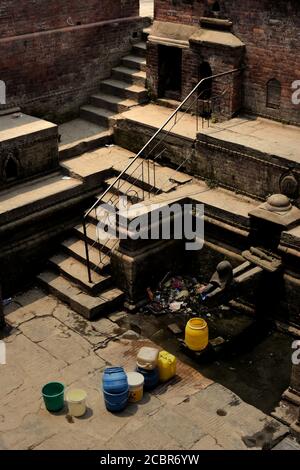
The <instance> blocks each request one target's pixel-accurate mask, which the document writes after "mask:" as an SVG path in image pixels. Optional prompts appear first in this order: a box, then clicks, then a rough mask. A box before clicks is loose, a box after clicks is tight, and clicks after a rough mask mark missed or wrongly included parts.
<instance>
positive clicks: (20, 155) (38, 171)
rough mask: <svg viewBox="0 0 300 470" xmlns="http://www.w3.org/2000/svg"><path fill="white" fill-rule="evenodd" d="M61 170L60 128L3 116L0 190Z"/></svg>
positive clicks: (17, 116) (0, 118)
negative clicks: (59, 158) (59, 152)
mask: <svg viewBox="0 0 300 470" xmlns="http://www.w3.org/2000/svg"><path fill="white" fill-rule="evenodd" d="M57 167H58V133H57V126H56V125H55V124H52V123H50V122H47V121H43V120H41V119H36V118H34V117H32V116H27V115H25V114H22V113H20V112H19V111H18V110H17V111H16V112H14V113H9V112H8V113H5V112H3V111H2V115H1V114H0V189H4V188H7V187H9V186H12V185H14V184H16V183H18V182H21V181H24V180H26V179H30V178H32V177H35V176H42V175H43V174H45V173H48V172H51V171H53V170H55V169H56V168H57Z"/></svg>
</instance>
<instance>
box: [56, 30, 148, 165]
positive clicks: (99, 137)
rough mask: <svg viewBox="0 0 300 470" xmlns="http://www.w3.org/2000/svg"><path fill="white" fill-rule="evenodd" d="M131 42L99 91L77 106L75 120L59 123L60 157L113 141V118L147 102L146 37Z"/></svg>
mask: <svg viewBox="0 0 300 470" xmlns="http://www.w3.org/2000/svg"><path fill="white" fill-rule="evenodd" d="M147 36H148V33H147V32H144V33H143V35H142V40H141V42H138V43H136V44H134V45H133V47H132V50H131V52H130V54H129V55H126V56H125V57H123V59H122V60H121V63H120V64H119V65H118V66H117V67H114V68H113V69H112V73H111V77H110V78H108V79H106V80H103V81H102V82H101V83H100V86H99V92H97V93H95V94H94V95H92V96H91V97H90V99H89V103H87V104H86V105H84V106H82V107H81V108H80V116H79V118H78V119H75V120H73V121H70V122H68V123H65V124H63V125H61V126H60V128H59V130H60V136H61V137H60V138H61V141H60V148H59V151H60V159H61V160H64V159H67V158H72V157H74V156H76V155H80V154H81V153H83V152H87V151H90V150H93V149H95V148H98V147H99V146H101V145H105V144H107V143H110V142H111V141H112V126H113V124H114V122H115V119H116V117H117V116H118V115H119V114H120V113H123V112H125V111H128V110H129V109H130V108H131V107H133V106H136V105H139V104H142V103H146V102H147V101H148V91H147V88H146V50H147V46H146V40H147Z"/></svg>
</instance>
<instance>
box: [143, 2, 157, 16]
mask: <svg viewBox="0 0 300 470" xmlns="http://www.w3.org/2000/svg"><path fill="white" fill-rule="evenodd" d="M153 13H154V0H140V15H141V16H150V17H153Z"/></svg>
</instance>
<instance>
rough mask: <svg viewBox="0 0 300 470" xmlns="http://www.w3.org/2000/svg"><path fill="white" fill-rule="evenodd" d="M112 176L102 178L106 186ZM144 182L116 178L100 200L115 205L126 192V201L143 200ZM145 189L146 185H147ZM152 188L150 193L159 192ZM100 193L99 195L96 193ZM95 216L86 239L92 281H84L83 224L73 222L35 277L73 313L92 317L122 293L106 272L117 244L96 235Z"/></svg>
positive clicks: (106, 309) (118, 299)
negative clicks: (42, 270) (57, 247)
mask: <svg viewBox="0 0 300 470" xmlns="http://www.w3.org/2000/svg"><path fill="white" fill-rule="evenodd" d="M114 180H115V177H112V178H108V179H107V180H106V187H107V188H108V187H109V186H110V185H111V183H112V182H113V181H114ZM145 189H146V188H145V185H144V183H143V182H142V181H140V180H137V181H135V184H132V183H131V182H130V180H122V179H121V180H120V182H119V188H118V187H114V188H113V190H111V191H109V192H108V193H107V195H106V197H105V198H104V200H103V202H107V203H108V202H110V203H112V204H114V205H115V206H116V207H117V204H118V201H119V196H122V195H125V194H126V195H127V197H128V204H129V205H132V204H135V203H137V202H140V201H142V200H143V195H144V191H145ZM147 190H148V191H149V188H147ZM159 191H160V190H159V188H152V189H151V193H152V194H155V193H157V192H159ZM99 196H100V195H99ZM98 223H99V222H98V220H97V219H95V218H94V217H93V216H92V215H91V216H89V218H88V225H87V242H88V245H89V258H90V265H91V268H92V283H90V282H89V281H88V273H87V262H86V252H85V243H84V239H85V236H84V229H83V225H82V224H80V225H78V226H76V227H75V228H74V229H73V231H72V233H71V234H70V236H69V237H68V238H67V239H66V240H64V241H63V242H62V243H61V245H60V247H59V250H58V252H57V253H56V254H55V255H54V256H52V257H51V258H50V260H49V262H48V267H47V269H46V270H45V271H44V272H42V273H41V274H39V276H38V281H39V283H40V284H41V285H42V287H44V288H45V289H46V290H47V291H48V292H50V293H51V294H53V295H54V296H55V297H57V298H58V299H59V300H61V301H62V302H65V303H67V304H69V305H70V306H71V308H72V309H73V310H75V311H76V312H77V313H79V314H81V315H83V316H84V317H85V318H88V319H89V320H92V319H94V318H97V317H99V316H100V315H103V314H106V313H108V312H111V311H113V310H114V309H116V308H118V307H119V306H121V304H122V302H123V300H124V294H123V292H122V291H121V290H119V289H118V288H116V287H115V286H114V284H113V279H112V276H111V272H110V254H111V250H112V249H113V248H115V247H116V246H117V245H118V241H116V240H114V239H109V238H107V239H103V238H101V240H100V239H99V237H98V231H97V225H98Z"/></svg>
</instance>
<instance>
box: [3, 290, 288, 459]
mask: <svg viewBox="0 0 300 470" xmlns="http://www.w3.org/2000/svg"><path fill="white" fill-rule="evenodd" d="M5 315H6V320H7V322H8V323H9V324H11V325H12V326H13V328H14V329H13V330H12V331H11V332H10V333H9V334H8V335H7V336H6V337H5V338H4V341H5V343H6V345H7V364H6V365H2V366H1V389H0V417H1V429H0V449H2V450H4V449H10V450H12V449H31V450H53V449H67V450H76V449H95V450H97V449H98V450H100V449H104V450H114V449H116V450H135V449H145V450H151V449H162V450H172V449H174V450H208V449H209V450H224V449H232V450H256V449H258V450H259V449H262V448H264V449H270V448H273V447H274V446H275V445H276V444H278V443H279V442H281V441H282V439H284V438H285V436H286V435H287V434H288V428H287V427H286V426H284V425H282V424H281V423H279V422H278V421H276V420H275V419H273V418H271V417H269V416H267V415H265V414H264V413H262V412H261V411H259V410H257V409H255V408H254V407H252V406H250V405H248V404H246V403H245V402H243V401H242V400H241V399H240V398H239V397H238V396H237V395H235V394H234V393H232V392H231V391H230V390H228V389H226V388H224V387H223V386H221V385H219V384H217V383H213V382H212V381H211V380H208V379H207V378H206V377H204V376H203V375H202V374H201V373H200V372H197V371H196V370H194V369H193V368H191V367H190V366H188V365H186V364H184V363H183V362H181V361H178V368H177V377H176V378H175V379H174V380H173V381H171V382H170V383H169V384H166V385H161V386H159V387H158V388H157V389H156V390H154V391H153V392H152V393H146V394H145V396H144V399H143V400H142V402H141V403H139V404H131V405H129V406H128V408H127V409H126V410H125V411H123V412H122V413H117V414H111V413H109V412H107V411H106V409H105V406H104V402H103V397H102V394H101V392H100V383H101V376H102V372H103V370H104V368H105V367H106V366H109V365H123V366H124V367H125V368H126V370H127V371H130V370H132V369H133V368H134V366H135V357H136V353H137V350H138V349H139V348H140V347H141V346H144V345H146V344H147V345H151V344H152V345H153V343H151V342H149V340H145V339H140V340H133V341H129V340H124V339H120V338H118V334H120V333H119V327H118V324H117V323H115V322H116V321H117V320H118V319H119V318H121V317H122V316H124V315H126V314H125V313H124V312H120V313H118V314H117V315H116V314H114V315H112V316H110V317H107V318H101V319H100V320H98V321H95V322H93V323H92V324H91V323H90V322H88V321H86V320H84V319H83V318H82V317H80V316H78V315H77V314H76V313H75V312H74V311H72V310H71V309H69V308H68V307H66V306H65V305H63V304H61V303H60V302H58V301H57V300H56V299H54V298H53V297H51V296H47V295H45V294H44V293H43V292H42V291H40V290H39V289H37V288H33V289H31V290H29V291H27V292H25V293H23V294H20V295H18V296H16V297H14V299H13V302H12V303H11V304H10V305H8V306H7V307H6V308H5ZM51 380H59V381H62V382H63V383H64V384H65V385H66V388H67V389H68V388H70V387H71V388H74V387H75V388H76V387H80V388H83V389H85V390H86V392H87V394H88V400H87V404H88V411H87V414H86V416H85V417H84V418H82V419H76V418H73V419H72V418H70V417H68V416H67V409H66V408H65V409H64V410H63V411H62V412H60V413H52V414H50V413H48V412H47V411H46V410H45V406H44V404H43V400H42V398H41V388H42V386H43V385H44V384H45V383H47V382H48V381H51Z"/></svg>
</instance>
